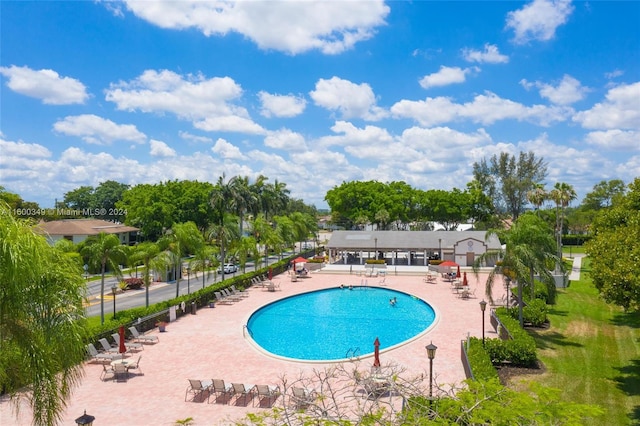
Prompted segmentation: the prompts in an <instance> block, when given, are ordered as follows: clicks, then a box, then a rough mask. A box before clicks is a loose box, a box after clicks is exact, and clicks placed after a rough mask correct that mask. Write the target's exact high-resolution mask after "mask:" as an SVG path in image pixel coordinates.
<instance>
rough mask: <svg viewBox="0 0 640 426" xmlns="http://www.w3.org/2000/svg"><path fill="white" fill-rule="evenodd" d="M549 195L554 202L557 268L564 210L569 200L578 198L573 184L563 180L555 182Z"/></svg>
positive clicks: (560, 251)
mask: <svg viewBox="0 0 640 426" xmlns="http://www.w3.org/2000/svg"><path fill="white" fill-rule="evenodd" d="M549 197H550V198H551V199H552V200H553V201H554V202H555V203H556V244H557V249H558V259H559V260H558V264H557V267H556V270H559V269H560V268H559V266H560V260H561V259H562V230H563V228H564V215H565V211H566V209H567V207H569V204H571V201H573V200H575V199H576V198H578V196H577V194H576V191H575V190H574V189H573V186H571V185H569V184H568V183H564V182H556V184H555V185H554V186H553V189H552V190H551V192H550V193H549Z"/></svg>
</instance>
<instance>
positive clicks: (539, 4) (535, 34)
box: [507, 0, 573, 44]
mask: <svg viewBox="0 0 640 426" xmlns="http://www.w3.org/2000/svg"><path fill="white" fill-rule="evenodd" d="M572 12H573V6H572V5H571V0H533V1H532V2H531V3H529V4H527V5H526V6H524V7H522V9H518V10H516V11H513V12H509V13H508V14H507V28H510V29H512V30H513V32H514V38H513V41H514V43H516V44H526V43H528V42H529V41H531V40H539V41H548V40H551V39H552V38H553V37H554V36H555V34H556V29H557V28H558V27H559V26H560V25H563V24H565V23H566V22H567V20H568V18H569V15H571V13H572Z"/></svg>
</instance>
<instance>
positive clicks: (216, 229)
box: [206, 214, 240, 279]
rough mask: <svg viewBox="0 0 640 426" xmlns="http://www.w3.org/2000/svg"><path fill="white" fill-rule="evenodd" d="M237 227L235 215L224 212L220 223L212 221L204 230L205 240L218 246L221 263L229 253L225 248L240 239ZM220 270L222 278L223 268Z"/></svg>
mask: <svg viewBox="0 0 640 426" xmlns="http://www.w3.org/2000/svg"><path fill="white" fill-rule="evenodd" d="M238 229H239V228H238V223H237V216H233V215H231V214H225V216H224V218H223V220H222V223H214V224H212V225H211V226H210V227H209V229H207V231H206V239H207V241H209V242H211V243H213V244H215V245H217V246H218V249H219V253H220V262H221V263H223V264H224V263H225V262H226V260H227V257H228V255H229V254H228V253H227V249H228V248H229V247H231V245H232V244H233V243H234V241H236V240H238V239H240V236H239V235H238ZM221 272H222V279H224V268H222V270H221Z"/></svg>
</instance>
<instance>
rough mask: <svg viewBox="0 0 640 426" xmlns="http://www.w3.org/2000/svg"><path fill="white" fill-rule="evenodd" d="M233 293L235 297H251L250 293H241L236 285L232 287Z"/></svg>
mask: <svg viewBox="0 0 640 426" xmlns="http://www.w3.org/2000/svg"><path fill="white" fill-rule="evenodd" d="M231 292H232V293H233V295H234V296H238V297H249V292H248V291H240V290H238V289H237V288H236V286H235V284H234V285H232V286H231Z"/></svg>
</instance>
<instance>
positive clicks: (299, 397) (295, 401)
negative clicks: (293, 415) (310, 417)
mask: <svg viewBox="0 0 640 426" xmlns="http://www.w3.org/2000/svg"><path fill="white" fill-rule="evenodd" d="M316 398H317V394H316V392H315V391H309V390H307V389H304V388H300V387H293V388H291V396H290V397H289V400H290V401H291V403H292V405H293V406H294V408H295V409H296V410H304V409H306V408H307V407H309V406H310V405H311V404H313V403H314V402H315V400H316Z"/></svg>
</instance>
